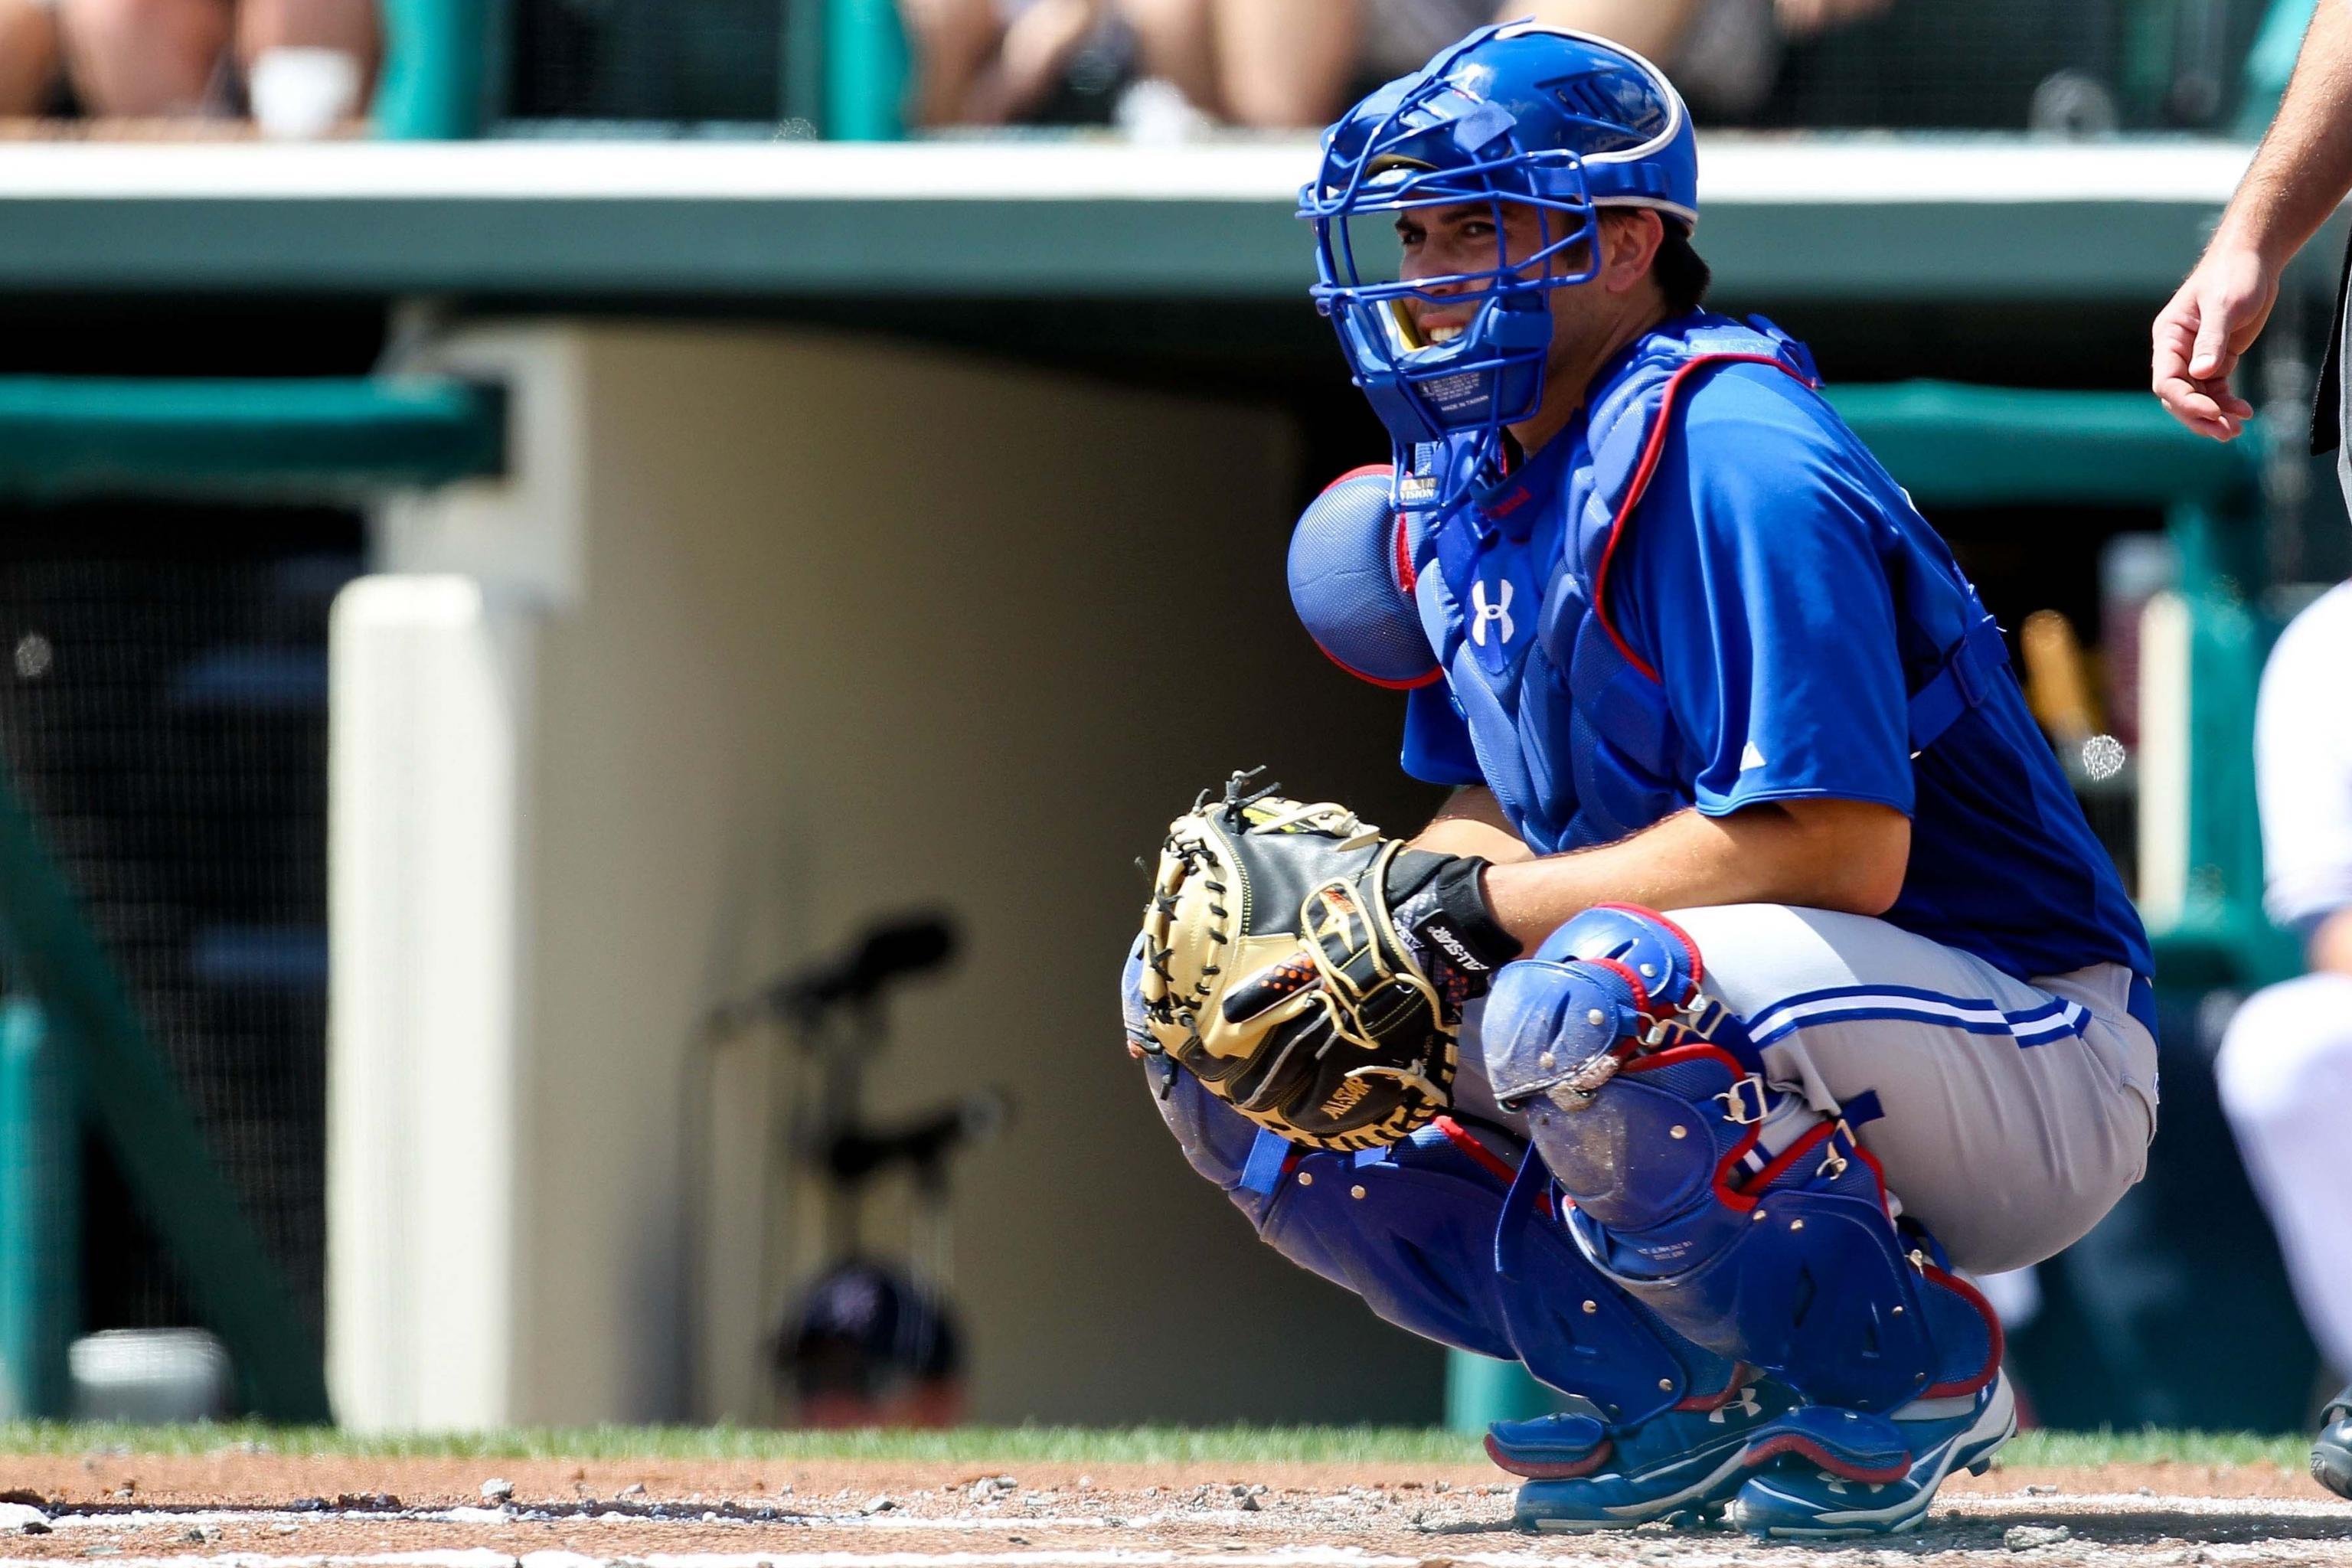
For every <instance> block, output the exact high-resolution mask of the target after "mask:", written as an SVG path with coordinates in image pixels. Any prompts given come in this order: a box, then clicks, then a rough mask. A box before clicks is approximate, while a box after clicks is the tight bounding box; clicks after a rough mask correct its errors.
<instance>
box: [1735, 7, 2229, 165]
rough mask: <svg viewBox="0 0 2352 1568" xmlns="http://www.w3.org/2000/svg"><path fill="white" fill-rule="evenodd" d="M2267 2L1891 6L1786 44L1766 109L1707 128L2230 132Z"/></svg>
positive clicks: (1752, 111)
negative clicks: (1735, 124) (1729, 124)
mask: <svg viewBox="0 0 2352 1568" xmlns="http://www.w3.org/2000/svg"><path fill="white" fill-rule="evenodd" d="M2267 9H2268V0H2175V3H2171V4H2165V5H2137V4H2130V3H2127V0H2075V3H2071V4H2066V5H2053V4H2050V3H2049V0H1972V3H1970V4H1968V5H1951V4H1948V3H1946V0H1894V4H1893V5H1890V6H1888V7H1887V9H1886V10H1885V12H1884V13H1882V14H1881V15H1879V16H1874V17H1871V18H1868V19H1866V20H1864V21H1861V22H1857V23H1853V24H1850V25H1848V26H1842V27H1837V28H1834V29H1832V30H1831V31H1829V32H1827V33H1824V34H1822V36H1820V37H1816V38H1812V39H1809V40H1805V41H1801V42H1797V43H1794V44H1791V45H1790V46H1789V47H1788V48H1787V49H1786V52H1785V54H1784V55H1783V57H1782V58H1781V62H1780V69H1779V72H1778V75H1777V78H1776V79H1775V80H1774V82H1773V85H1772V87H1771V89H1770V92H1769V97H1768V98H1767V100H1765V101H1764V102H1763V104H1762V105H1761V106H1760V107H1758V108H1756V109H1754V110H1750V111H1748V112H1745V113H1738V114H1732V115H1721V114H1717V115H1712V116H1711V115H1710V113H1709V112H1708V107H1709V106H1708V105H1707V103H1706V100H1705V96H1704V95H1703V94H1698V95H1695V100H1696V101H1695V107H1696V111H1697V119H1698V121H1699V123H1700V124H1701V125H1702V126H1704V125H1706V124H1707V123H1709V121H1710V120H1711V119H1712V120H1713V121H1715V122H1717V123H1723V122H1726V121H1735V122H1745V123H1752V124H1762V125H1788V126H1805V127H1854V128H1860V127H1881V126H1884V127H1893V128H1907V129H1919V130H1987V131H2021V130H2026V129H2029V128H2032V129H2039V130H2044V131H2054V132H2092V133H2095V132H2102V131H2109V130H2116V129H2121V130H2158V129H2167V128H2182V129H2217V128H2225V127H2226V126H2227V125H2228V124H2229V123H2230V121H2231V117H2232V116H2233V115H2234V114H2235V112H2236V110H2237V109H2238V107H2239V104H2240V101H2241V100H2242V96H2243V89H2242V83H2241V75H2242V69H2243V66H2244V62H2245V58H2246V51H2247V48H2248V47H2249V45H2250V44H2251V43H2252V38H2253V35H2254V31H2255V29H2256V28H2257V27H2258V26H2260V24H2261V22H2262V19H2263V15H2264V13H2265V11H2266V10H2267Z"/></svg>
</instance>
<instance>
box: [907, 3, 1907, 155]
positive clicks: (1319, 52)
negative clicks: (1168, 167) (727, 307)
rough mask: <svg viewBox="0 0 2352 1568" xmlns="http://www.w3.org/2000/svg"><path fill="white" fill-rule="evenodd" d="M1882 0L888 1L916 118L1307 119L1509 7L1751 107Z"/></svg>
mask: <svg viewBox="0 0 2352 1568" xmlns="http://www.w3.org/2000/svg"><path fill="white" fill-rule="evenodd" d="M1890 3H1891V0H1499V4H1498V0H900V10H901V12H902V14H903V15H904V16H905V17H906V20H907V25H908V34H909V37H910V38H911V40H912V42H913V44H914V47H915V53H916V58H917V60H918V72H919V89H918V92H917V97H916V101H915V105H914V114H913V118H914V120H915V121H916V122H917V123H919V124H922V125H927V126H942V125H1001V124H1010V123H1020V122H1037V121H1047V122H1053V121H1070V120H1085V119H1103V118H1108V109H1107V108H1106V109H1105V110H1104V111H1103V112H1100V113H1094V114H1088V113H1086V112H1085V111H1083V110H1077V109H1076V105H1074V104H1073V103H1072V102H1071V101H1070V100H1071V99H1072V98H1073V96H1074V89H1075V95H1076V96H1085V95H1087V94H1093V95H1096V96H1106V95H1109V94H1112V93H1115V91H1116V89H1118V88H1121V87H1124V86H1125V85H1126V84H1127V83H1128V82H1129V81H1132V80H1135V79H1159V80H1163V81H1166V82H1169V83H1171V84H1173V85H1174V86H1175V87H1176V88H1177V89H1178V90H1180V91H1181V93H1182V94H1183V96H1184V98H1185V99H1187V100H1190V102H1191V103H1192V106H1193V107H1194V108H1195V109H1196V110H1199V111H1200V112H1202V113H1203V114H1206V115H1208V116H1210V117H1211V118H1213V119H1215V120H1219V121H1224V122H1226V123H1228V124H1232V125H1238V126H1244V127H1250V128H1255V129H1263V130H1282V129H1303V128H1307V127H1315V126H1321V125H1323V124H1326V123H1328V121H1331V120H1332V119H1333V118H1335V117H1336V116H1337V115H1338V114H1339V110H1342V109H1343V108H1345V107H1346V106H1347V105H1348V104H1349V102H1352V101H1353V100H1355V99H1356V98H1358V97H1359V96H1360V95H1361V94H1362V93H1363V92H1364V91H1365V90H1367V89H1370V87H1372V86H1375V85H1377V84H1378V83H1380V82H1382V81H1386V80H1389V79H1391V78H1394V77H1397V76H1401V75H1403V74H1404V73H1406V72H1408V71H1411V70H1413V69H1416V68H1419V67H1420V65H1421V64H1422V63H1423V61H1425V60H1427V59H1428V58H1429V57H1430V56H1431V55H1432V54H1433V53H1435V52H1436V51H1437V50H1438V49H1440V48H1443V47H1444V46H1445V45H1446V44H1448V43H1450V42H1451V41H1453V40H1454V39H1455V38H1458V37H1462V36H1463V35H1464V34H1465V33H1468V32H1471V31H1473V30H1475V29H1476V28H1478V27H1482V26H1486V25H1488V24H1489V23H1493V22H1498V21H1503V22H1507V21H1515V20H1518V19H1521V18H1527V19H1530V20H1533V21H1536V22H1539V23H1541V24H1544V25H1545V26H1557V27H1569V28H1573V29H1575V30H1577V31H1580V32H1587V33H1594V34H1598V35H1600V36H1601V37H1605V38H1609V39H1611V40H1612V41H1614V42H1616V43H1619V44H1622V45H1624V46H1625V47H1628V48H1631V49H1633V50H1634V51H1635V52H1636V53H1638V54H1642V55H1645V56H1647V57H1649V58H1651V59H1653V60H1655V61H1656V62H1658V63H1659V64H1660V65H1661V66H1663V67H1664V68H1665V69H1666V70H1667V71H1668V72H1669V73H1670V74H1672V75H1673V76H1674V78H1675V81H1676V82H1677V83H1678V84H1680V85H1681V86H1682V87H1683V88H1684V90H1685V93H1686V94H1687V95H1688V96H1689V97H1690V98H1691V100H1693V101H1694V102H1695V103H1696V104H1697V105H1698V106H1699V108H1700V111H1701V112H1702V113H1709V114H1717V115H1725V116H1734V117H1736V116H1739V115H1743V114H1747V113H1749V112H1751V111H1753V110H1755V109H1756V108H1757V107H1758V106H1759V104H1760V103H1761V102H1762V101H1763V100H1764V97H1765V95H1766V94H1767V93H1769V91H1770V89H1771V86H1772V79H1773V76H1774V74H1775V72H1776V70H1777V68H1778V66H1779V58H1780V44H1781V42H1782V40H1783V39H1785V38H1801V37H1811V35H1813V34H1815V33H1819V32H1822V31H1823V30H1825V29H1827V28H1829V27H1831V26H1836V25H1838V24H1841V23H1843V22H1846V21H1850V20H1855V19H1858V18H1860V17H1863V16H1871V15H1874V14H1875V13H1877V12H1879V11H1882V10H1884V9H1885V7H1886V6H1887V5H1889V4H1890Z"/></svg>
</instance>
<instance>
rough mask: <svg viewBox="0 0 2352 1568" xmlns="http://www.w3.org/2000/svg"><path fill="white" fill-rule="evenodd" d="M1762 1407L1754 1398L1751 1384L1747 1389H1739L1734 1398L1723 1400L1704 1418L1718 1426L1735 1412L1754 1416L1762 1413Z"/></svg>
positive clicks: (1754, 1394) (1754, 1392)
mask: <svg viewBox="0 0 2352 1568" xmlns="http://www.w3.org/2000/svg"><path fill="white" fill-rule="evenodd" d="M1763 1408H1764V1405H1763V1404H1762V1402H1761V1401H1759V1399H1758V1398H1757V1397H1756V1390H1755V1387H1754V1386H1753V1385H1752V1384H1751V1385H1750V1386H1748V1387H1747V1388H1743V1389H1741V1390H1740V1391H1739V1393H1738V1394H1737V1395H1736V1396H1735V1397H1733V1398H1730V1399H1727V1400H1725V1401H1724V1402H1723V1403H1722V1404H1720V1405H1717V1406H1716V1407H1715V1408H1714V1409H1712V1410H1710V1411H1708V1412H1707V1413H1706V1418H1707V1419H1708V1420H1709V1421H1712V1422H1714V1423H1715V1424H1716V1425H1717V1426H1722V1425H1723V1424H1724V1422H1725V1421H1726V1420H1727V1418H1728V1417H1729V1416H1730V1415H1731V1413H1732V1412H1733V1411H1735V1410H1737V1411H1738V1412H1739V1414H1741V1415H1757V1414H1758V1413H1759V1412H1760V1411H1762V1410H1763Z"/></svg>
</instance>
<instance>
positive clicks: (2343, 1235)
mask: <svg viewBox="0 0 2352 1568" xmlns="http://www.w3.org/2000/svg"><path fill="white" fill-rule="evenodd" d="M2347 664H2352V583H2346V584H2338V585H2337V586H2336V587H2335V588H2334V589H2333V590H2331V591H2330V592H2328V593H2327V594H2326V595H2322V596H2321V597H2320V598H2319V599H2318V600H2317V601H2316V602H2315V603H2314V604H2313V605H2311V607H2310V608H2308V609H2306V610H2305V611H2304V613H2303V614H2302V615H2300V616H2296V617H2295V619H2294V624H2293V625H2292V626H2288V627H2287V629H2286V631H2285V632H2284V634H2283V635H2282V636H2281V637H2279V640H2278V646H2277V647H2275V648H2274V649H2273V650H2272V653H2271V658H2270V664H2269V666H2268V668H2265V669H2264V670H2263V686H2262V696H2261V700H2260V701H2259V702H2258V704H2257V706H2256V709H2255V717H2254V762H2255V770H2256V783H2257V785H2258V787H2259V790H2260V795H2261V803H2262V817H2263V862H2264V868H2265V871H2266V877H2265V881H2266V883H2267V890H2266V896H2265V902H2266V904H2267V905H2268V908H2269V913H2270V916H2271V918H2272V919H2273V921H2277V922H2278V923H2279V924H2280V925H2283V926H2286V927H2288V928H2290V929H2292V930H2294V931H2298V932H2300V933H2302V935H2303V937H2304V942H2305V948H2304V951H2305V957H2306V959H2307V961H2308V963H2309V964H2310V970H2311V973H2308V974H2305V975H2304V976H2302V977H2301V978H2300V979H2295V980H2289V981H2285V982H2283V983H2282V984H2277V985H2273V986H2271V987H2270V988H2268V989H2267V990H2263V991H2259V992H2256V993H2255V994H2254V995H2253V996H2252V998H2250V999H2249V1000H2248V1001H2247V1003H2246V1005H2244V1006H2243V1007H2241V1008H2240V1009H2239V1010H2238V1014H2237V1016H2236V1017H2234V1018H2233V1019H2231V1023H2230V1031H2229V1034H2228V1035H2227V1036H2226V1037H2224V1038H2223V1040H2222V1043H2221V1053H2220V1055H2219V1056H2218V1057H2216V1058H2215V1060H2214V1075H2215V1077H2216V1078H2217V1079H2219V1080H2220V1083H2221V1105H2222V1108H2223V1109H2224V1110H2227V1111H2228V1112H2229V1116H2230V1124H2231V1129H2232V1130H2233V1131H2235V1132H2236V1133H2237V1136H2238V1143H2239V1146H2240V1148H2241V1149H2242V1151H2243V1152H2244V1154H2245V1157H2246V1169H2247V1172H2248V1173H2249V1174H2251V1175H2252V1177H2253V1181H2254V1189H2255V1191H2257V1192H2258V1193H2260V1194H2262V1199H2263V1207H2264V1208H2265V1209H2267V1210H2268V1211H2269V1213H2270V1216H2271V1224H2272V1226H2273V1228H2274V1229H2275V1230H2276V1231H2277V1232H2278V1239H2279V1250H2280V1252H2281V1253H2282V1254H2284V1257H2285V1258H2286V1265H2287V1274H2288V1277H2289V1278H2290V1279H2293V1280H2294V1290H2295V1297H2296V1299H2297V1300H2299V1301H2301V1302H2302V1304H2303V1313H2304V1318H2305V1321H2307V1322H2308V1323H2309V1324H2310V1325H2311V1331H2312V1337H2313V1338H2315V1339H2316V1340H2317V1341H2318V1342H2319V1347H2320V1350H2321V1352H2323V1353H2324V1354H2325V1355H2326V1358H2327V1360H2328V1361H2329V1363H2331V1364H2333V1365H2334V1366H2335V1368H2336V1371H2337V1372H2339V1373H2352V1163H2347V1162H2346V1160H2345V1158H2344V1135H2345V1134H2344V1130H2345V1129H2346V1127H2347V1126H2352V712H2347V710H2346V708H2345V704H2344V699H2343V680H2344V670H2345V668H2346V667H2347ZM2336 1405H2337V1406H2339V1407H2342V1408H2344V1409H2346V1410H2352V1389H2347V1390H2346V1391H2345V1394H2343V1395H2340V1396H2339V1397H2338V1399H2337V1401H2336ZM2312 1462H2313V1467H2314V1473H2315V1474H2319V1475H2320V1477H2321V1479H2323V1480H2326V1482H2327V1484H2328V1485H2329V1486H2331V1487H2333V1488H2334V1489H2336V1490H2337V1491H2347V1489H2352V1426H2345V1425H2343V1424H2342V1423H2338V1422H2331V1425H2330V1427H2329V1429H2328V1431H2327V1432H2326V1433H2323V1434H2322V1436H2321V1441H2320V1446H2319V1450H2318V1451H2316V1452H2315V1454H2314V1456H2313V1461H2312ZM2323 1470H2324V1471H2325V1472H2326V1473H2322V1472H2323Z"/></svg>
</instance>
